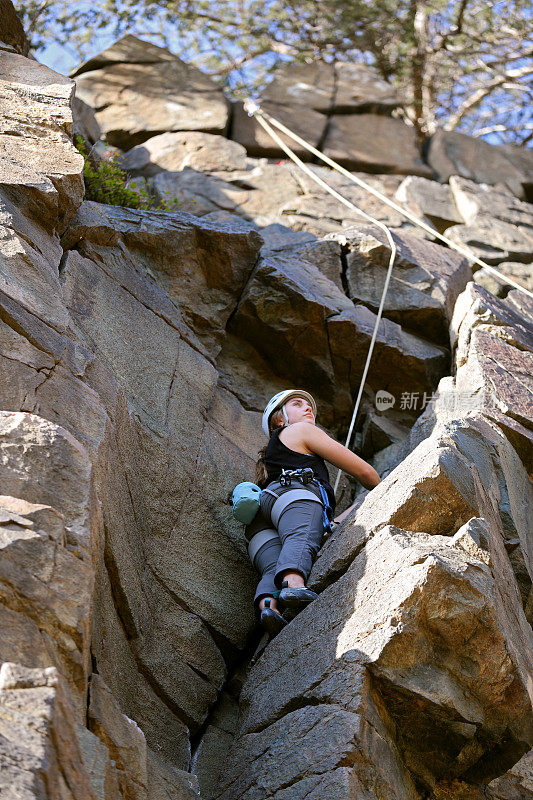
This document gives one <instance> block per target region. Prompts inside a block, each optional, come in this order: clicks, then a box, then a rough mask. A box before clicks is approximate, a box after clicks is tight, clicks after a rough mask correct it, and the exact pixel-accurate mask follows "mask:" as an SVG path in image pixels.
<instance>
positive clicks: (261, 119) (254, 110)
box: [244, 100, 533, 494]
mask: <svg viewBox="0 0 533 800" xmlns="http://www.w3.org/2000/svg"><path fill="white" fill-rule="evenodd" d="M244 109H245V111H246V112H247V113H248V116H250V117H252V116H253V117H255V119H256V120H257V122H258V123H259V124H260V125H261V127H262V128H263V129H264V130H265V131H266V132H267V133H268V135H269V136H270V137H271V138H272V139H273V140H274V141H275V142H276V144H277V145H278V146H279V147H280V148H281V149H282V150H283V152H284V153H286V154H287V155H288V157H289V158H290V159H291V161H293V162H294V163H295V164H296V165H297V166H298V167H299V168H300V169H301V170H302V171H303V172H304V173H305V174H306V175H308V176H309V177H310V178H311V180H313V181H314V182H315V183H317V184H318V185H319V186H322V188H323V189H325V190H326V191H327V192H328V193H329V194H331V195H332V196H333V197H335V198H336V199H337V200H338V201H339V202H340V203H343V204H344V205H345V206H347V207H348V208H350V209H352V210H353V211H355V212H356V213H357V214H359V215H360V216H361V217H364V218H365V219H367V220H369V221H370V222H371V223H372V224H374V225H376V226H377V227H378V228H381V230H382V231H383V232H384V233H385V235H386V237H387V241H388V242H389V245H390V248H391V254H390V258H389V265H388V269H387V274H386V276H385V283H384V286H383V292H382V295H381V301H380V304H379V308H378V312H377V314H376V321H375V324H374V330H373V332H372V338H371V340H370V346H369V348H368V354H367V357H366V362H365V366H364V370H363V374H362V377H361V381H360V384H359V391H358V393H357V398H356V401H355V406H354V410H353V414H352V418H351V421H350V426H349V428H348V434H347V436H346V442H345V447H348V446H349V443H350V439H351V437H352V432H353V428H354V425H355V420H356V418H357V412H358V410H359V404H360V402H361V398H362V395H363V389H364V385H365V381H366V376H367V373H368V369H369V366H370V360H371V358H372V353H373V350H374V344H375V341H376V336H377V332H378V328H379V323H380V321H381V316H382V313H383V307H384V305H385V297H386V295H387V290H388V288H389V282H390V277H391V273H392V267H393V265H394V260H395V258H396V244H395V242H394V239H393V237H392V233H391V231H390V229H389V228H388V227H387V226H386V225H385V224H384V223H383V222H381V221H380V220H377V219H374V217H372V216H370V214H367V213H366V212H365V211H362V210H361V209H360V208H358V207H357V206H356V205H355V204H354V203H352V202H351V201H350V200H347V199H346V198H345V197H343V196H342V195H341V194H339V192H337V191H336V190H335V189H333V188H332V187H331V186H329V185H328V184H327V183H326V181H324V180H323V179H322V178H320V177H319V176H318V175H316V174H315V173H314V172H313V171H312V170H311V169H310V168H309V167H308V166H307V165H306V164H304V162H303V161H302V160H301V159H300V158H298V156H297V155H296V153H295V152H294V151H293V150H291V148H290V147H289V146H288V145H286V144H285V142H284V141H283V140H282V139H281V137H280V136H278V134H277V133H276V132H275V131H274V130H273V128H272V127H271V125H270V124H269V123H271V124H272V125H274V126H275V127H276V128H277V129H278V130H280V131H281V132H282V133H284V134H285V135H286V136H288V137H289V138H290V139H292V140H293V141H295V142H297V143H298V144H300V145H301V146H302V147H304V148H305V149H306V150H308V151H309V152H310V153H313V155H315V156H317V158H319V159H320V160H321V161H323V162H324V163H326V164H327V165H328V166H330V167H332V169H334V170H336V171H337V172H340V173H341V175H344V176H345V177H346V178H348V180H350V181H352V183H355V184H357V185H358V186H360V187H361V188H362V189H365V190H366V191H367V192H369V193H370V194H372V195H374V197H377V198H378V199H379V200H381V201H382V202H383V203H385V205H388V206H389V207H390V208H393V209H394V210H395V211H397V212H398V213H399V214H402V216H404V217H405V218H406V219H408V220H410V222H412V223H413V224H415V225H417V226H418V227H419V228H422V230H425V231H426V232H428V233H430V234H431V236H433V237H434V238H436V239H439V240H440V241H441V242H444V244H446V245H447V246H448V247H450V248H451V249H453V250H456V251H457V252H458V253H460V254H461V255H463V256H466V257H467V258H468V259H470V260H471V261H473V262H474V263H476V264H479V265H480V266H481V267H483V268H485V269H487V270H489V272H491V273H492V274H494V275H496V276H497V277H498V278H499V279H500V280H502V281H504V283H506V284H508V285H511V286H513V287H514V288H515V289H518V290H519V291H521V292H523V293H524V294H526V295H527V296H529V297H531V298H533V292H530V291H528V290H527V289H525V288H524V287H523V286H520V284H519V283H516V281H513V280H512V278H508V277H507V276H505V275H503V274H502V273H501V272H499V271H498V270H496V269H494V267H491V266H490V265H489V264H486V263H485V262H484V261H482V260H481V259H480V258H478V257H477V256H475V255H474V253H472V252H471V251H470V250H468V249H467V248H465V247H462V246H461V245H458V244H456V243H455V242H453V241H452V240H451V239H448V237H447V236H444V235H443V234H441V233H439V232H438V231H436V230H435V229H434V228H431V227H430V226H429V225H427V224H426V223H425V222H423V221H422V220H421V219H418V218H417V217H416V216H415V215H414V214H411V212H409V211H406V210H405V209H404V208H402V207H401V206H399V205H398V204H397V203H395V202H394V201H393V200H390V199H389V198H388V197H386V196H385V195H383V194H382V193H381V192H379V191H378V190H377V189H374V188H373V187H372V186H370V185H369V184H368V183H366V182H365V181H363V180H361V178H358V177H357V176H356V175H353V174H352V173H351V172H348V170H347V169H344V167H341V165H340V164H337V162H336V161H333V159H331V158H329V157H328V156H326V155H324V154H323V153H321V152H320V150H317V149H316V147H313V145H311V144H309V142H307V141H306V140H305V139H302V138H301V137H300V136H298V135H297V134H296V133H294V132H293V131H291V130H290V128H287V127H286V126H285V125H283V123H281V122H279V120H277V119H275V118H274V117H272V116H271V115H270V114H267V113H266V112H265V111H263V110H262V109H261V108H260V107H259V106H258V105H257V103H255V102H254V101H253V100H246V101H245V102H244ZM267 435H268V433H267ZM341 475H342V470H341V469H339V471H338V473H337V477H336V479H335V484H334V487H333V490H334V492H335V494H336V493H337V489H338V486H339V481H340V477H341ZM319 485H320V484H319Z"/></svg>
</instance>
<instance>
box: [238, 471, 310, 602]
mask: <svg viewBox="0 0 533 800" xmlns="http://www.w3.org/2000/svg"><path fill="white" fill-rule="evenodd" d="M323 509H324V505H323V502H322V498H321V495H320V489H319V488H318V486H317V485H316V484H312V483H309V484H307V485H305V486H304V484H303V483H300V482H299V481H294V480H293V481H292V483H291V485H290V486H282V485H281V484H280V483H279V482H278V481H275V482H273V483H270V484H269V485H268V487H267V488H266V489H263V491H262V492H261V508H260V510H259V511H258V513H257V516H256V517H255V519H254V520H253V522H252V523H251V524H250V525H248V526H247V527H246V538H247V539H248V553H249V555H250V559H251V561H252V563H253V565H254V566H255V568H256V569H257V570H258V572H260V573H261V580H260V581H259V584H258V586H257V590H256V593H255V598H254V604H255V607H256V609H257V607H258V605H257V604H258V603H259V600H260V599H261V598H262V597H266V596H271V595H273V594H274V592H275V591H277V590H278V589H280V588H281V581H282V575H283V573H284V572H286V571H289V570H290V571H291V572H299V573H300V575H302V577H303V578H304V580H307V578H308V576H309V573H310V572H311V567H312V566H313V562H314V560H315V558H316V555H317V553H318V550H319V548H320V545H321V543H322V536H323V532H324V525H323Z"/></svg>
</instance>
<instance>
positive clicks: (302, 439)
mask: <svg viewBox="0 0 533 800" xmlns="http://www.w3.org/2000/svg"><path fill="white" fill-rule="evenodd" d="M289 431H290V434H289ZM285 432H286V441H285V443H286V444H287V446H290V447H294V445H295V444H297V443H298V444H300V445H302V446H303V448H304V449H307V450H309V451H310V452H311V453H315V454H316V455H317V456H321V457H322V458H323V459H325V460H326V461H329V463H330V464H333V466H335V467H338V468H339V469H342V471H343V472H347V473H348V475H353V477H354V478H357V480H358V481H359V483H361V484H362V485H363V486H364V487H365V489H373V488H374V486H377V485H378V483H380V482H381V480H380V477H379V475H378V473H377V472H376V470H375V469H374V467H372V466H370V464H367V462H366V461H364V460H363V459H362V458H359V456H356V455H355V453H352V451H351V450H348V448H347V447H344V445H342V444H339V442H336V441H335V439H332V438H331V436H328V434H327V433H325V432H324V431H322V430H320V428H317V427H316V425H313V424H312V423H310V422H296V423H295V424H294V425H291V426H290V428H286V429H285V431H284V433H285ZM284 439H285V437H284Z"/></svg>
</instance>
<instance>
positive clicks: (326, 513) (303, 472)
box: [263, 467, 333, 533]
mask: <svg viewBox="0 0 533 800" xmlns="http://www.w3.org/2000/svg"><path fill="white" fill-rule="evenodd" d="M293 479H294V480H297V481H299V482H300V483H302V484H303V485H304V486H307V484H309V483H311V482H313V483H316V485H317V486H318V489H319V491H320V497H321V501H320V500H319V499H318V497H317V496H316V494H314V493H313V492H311V491H310V490H309V489H297V488H295V489H293V490H292V491H290V492H286V493H285V494H282V495H278V494H276V492H274V491H273V490H271V489H268V488H267V489H263V491H264V492H266V493H267V494H271V495H272V496H273V497H276V498H277V500H276V502H275V503H274V505H273V507H272V511H271V512H270V518H271V519H272V522H273V523H274V525H275V526H276V528H277V527H278V522H279V518H280V517H281V515H282V513H283V511H285V509H286V508H287V506H288V505H290V503H294V501H295V500H313V501H314V502H315V503H321V505H322V507H323V515H322V524H323V526H324V531H327V532H329V533H331V517H332V512H333V509H332V508H331V504H330V502H329V497H328V493H327V491H326V489H325V487H324V486H323V485H322V481H321V480H320V478H316V477H315V474H314V472H313V470H312V469H311V467H303V468H302V469H290V470H289V469H283V470H282V471H281V475H280V476H279V478H278V481H279V483H280V484H281V486H285V487H286V486H292V480H293Z"/></svg>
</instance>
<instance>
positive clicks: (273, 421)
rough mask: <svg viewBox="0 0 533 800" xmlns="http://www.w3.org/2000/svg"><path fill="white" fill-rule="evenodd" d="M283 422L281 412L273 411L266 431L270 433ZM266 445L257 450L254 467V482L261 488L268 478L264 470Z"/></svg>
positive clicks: (265, 469)
mask: <svg viewBox="0 0 533 800" xmlns="http://www.w3.org/2000/svg"><path fill="white" fill-rule="evenodd" d="M284 422H285V419H284V417H283V411H281V409H280V410H279V411H274V413H273V414H272V416H271V417H270V420H269V423H268V430H269V431H270V433H272V431H274V430H275V429H276V428H279V427H280V426H282V425H283V424H284ZM267 447H268V444H266V445H265V446H264V447H262V448H261V450H259V452H258V453H257V455H258V456H259V458H258V459H257V463H256V465H255V478H254V481H255V483H257V485H258V486H261V484H262V483H265V482H266V480H267V478H268V472H267V468H266V451H267Z"/></svg>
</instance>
